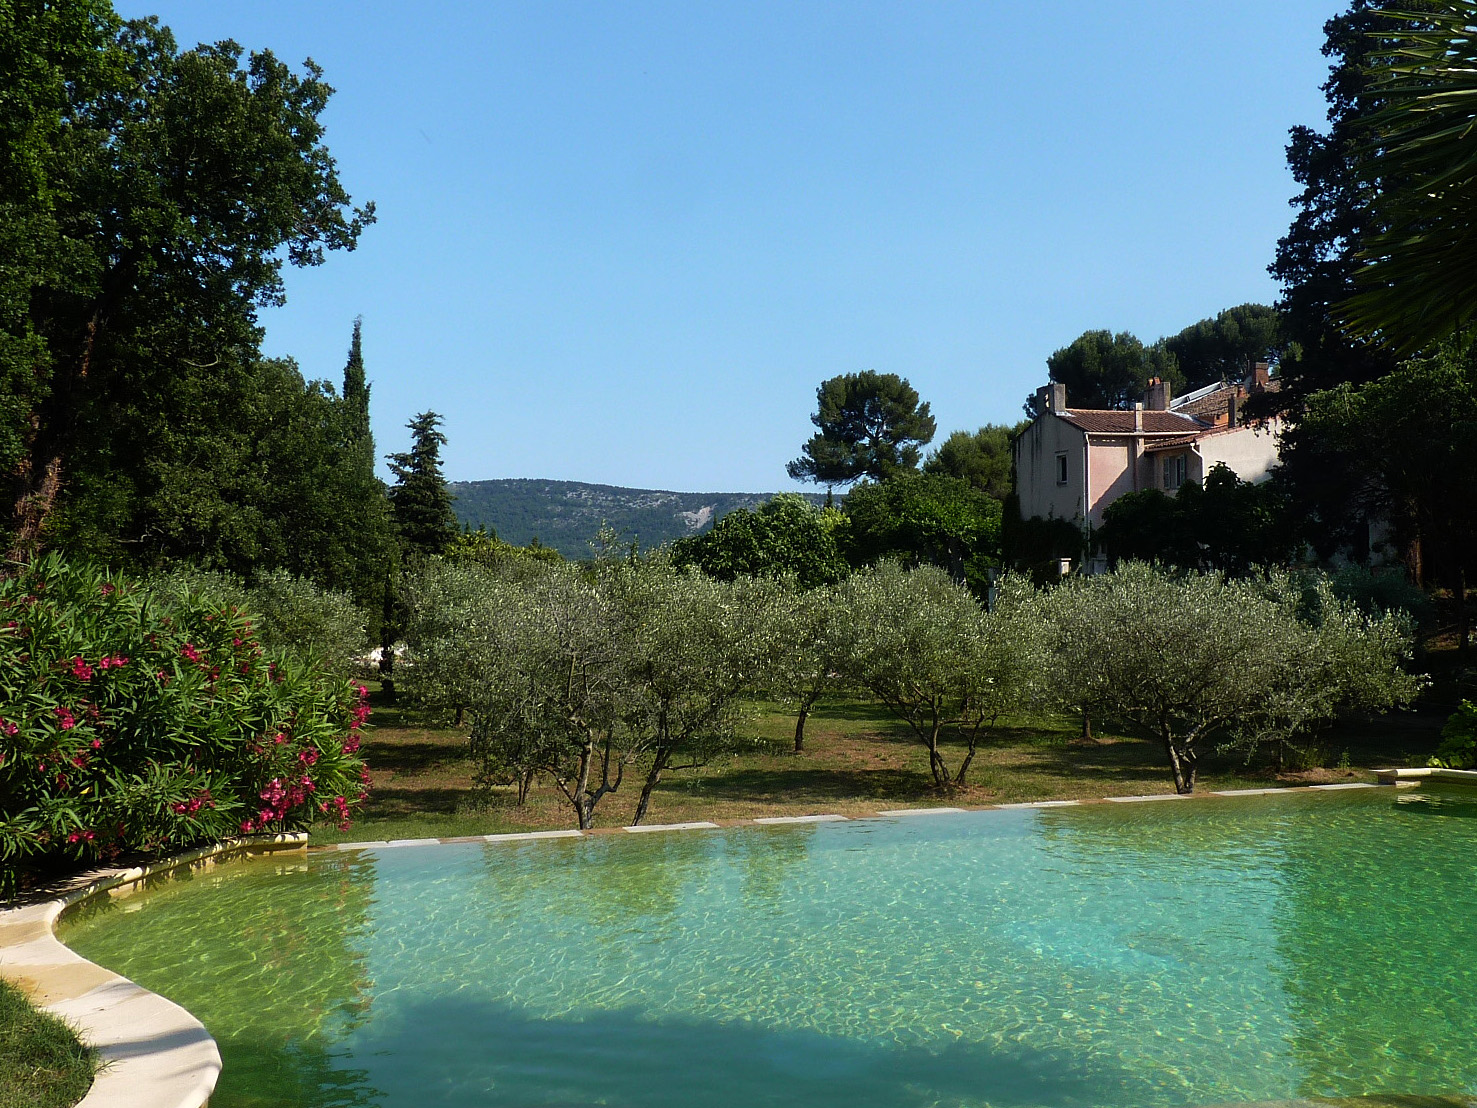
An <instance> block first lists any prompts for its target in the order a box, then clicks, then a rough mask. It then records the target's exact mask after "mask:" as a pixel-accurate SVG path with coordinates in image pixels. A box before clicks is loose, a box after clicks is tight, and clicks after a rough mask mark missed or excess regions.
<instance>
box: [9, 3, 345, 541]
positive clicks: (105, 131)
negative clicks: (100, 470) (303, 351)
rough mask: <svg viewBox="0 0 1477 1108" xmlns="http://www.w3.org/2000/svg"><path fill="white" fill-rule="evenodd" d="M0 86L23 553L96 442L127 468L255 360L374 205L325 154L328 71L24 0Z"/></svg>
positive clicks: (15, 10)
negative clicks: (269, 316) (180, 40)
mask: <svg viewBox="0 0 1477 1108" xmlns="http://www.w3.org/2000/svg"><path fill="white" fill-rule="evenodd" d="M0 88H3V89H5V90H6V93H7V95H5V96H4V97H0V186H3V187H0V227H3V228H4V230H3V231H0V420H3V423H0V472H5V473H6V474H7V475H8V477H9V483H10V494H11V495H10V500H9V509H10V510H9V519H8V520H7V521H6V530H8V531H9V532H10V534H9V539H8V543H7V545H8V547H9V550H10V553H11V556H12V557H17V558H23V557H26V556H28V555H29V554H31V553H32V552H34V551H35V550H36V549H37V548H38V547H39V546H41V545H42V544H43V543H44V542H45V540H46V535H47V527H48V521H49V520H50V519H51V517H52V516H53V513H54V512H55V510H56V509H57V508H58V507H59V505H61V504H63V503H64V502H65V500H66V498H67V496H68V492H69V487H70V482H71V481H72V478H73V477H74V476H76V475H77V474H76V472H75V471H76V467H77V455H78V450H79V446H80V445H82V444H86V445H87V447H88V449H89V451H90V453H91V455H92V457H93V459H94V460H95V461H97V462H98V463H99V464H101V465H102V466H103V467H104V468H105V469H112V468H123V469H127V468H128V467H127V464H126V463H127V462H128V457H127V456H128V455H130V454H137V452H138V451H139V450H140V449H142V448H143V446H144V445H146V444H147V443H148V441H149V438H150V435H151V434H152V432H153V431H154V430H155V429H157V428H158V426H159V421H160V418H161V417H160V413H159V411H158V404H159V403H160V402H161V400H162V399H163V398H166V397H167V396H168V395H169V394H170V393H171V392H172V391H174V389H175V387H176V385H177V383H178V381H179V380H181V379H183V378H192V377H198V376H200V375H205V376H206V377H207V378H208V377H209V375H211V374H212V373H213V372H215V371H216V370H218V369H221V368H223V367H228V366H230V365H231V364H233V363H235V364H248V363H250V362H251V361H253V360H254V359H255V357H256V352H257V348H258V343H259V339H260V331H259V328H258V327H257V320H256V311H257V309H258V308H259V307H261V306H263V305H270V304H277V303H280V302H281V301H282V299H283V284H282V274H281V271H282V266H283V264H284V262H291V263H292V264H293V265H317V264H319V263H320V262H321V261H322V260H323V257H324V253H325V251H328V250H338V249H352V248H353V246H354V245H355V243H356V241H357V239H358V236H359V233H360V231H361V230H362V228H363V226H364V225H365V224H366V223H367V222H369V221H371V220H372V218H373V212H372V206H367V207H364V208H358V209H356V208H354V207H352V205H351V202H350V199H349V196H348V194H347V193H346V192H345V191H344V189H343V187H342V186H341V185H340V183H339V180H338V175H337V171H336V168H335V165H334V161H333V158H332V157H331V156H330V155H329V152H328V150H327V149H326V148H325V147H324V146H323V144H322V137H323V126H322V124H321V122H320V121H319V117H320V115H321V113H322V111H323V109H324V106H325V105H326V103H327V101H328V97H329V95H330V93H331V91H332V90H331V89H330V88H329V86H328V85H327V84H326V83H325V82H324V81H323V79H322V72H321V70H320V69H319V68H318V67H317V66H316V65H314V64H313V63H312V62H311V61H309V62H306V63H305V64H304V66H303V71H302V72H301V73H297V72H294V71H293V70H292V69H291V68H289V67H288V66H286V65H284V64H283V63H282V62H280V61H278V60H277V58H276V57H274V56H273V55H272V54H271V53H270V52H265V51H264V52H259V53H256V52H254V53H251V54H250V55H243V51H242V49H241V47H239V46H238V45H236V44H235V43H233V42H229V41H225V42H219V43H216V44H213V45H201V46H198V47H195V48H194V49H190V50H180V49H179V47H178V46H177V44H176V42H175V40H174V38H173V36H172V35H171V34H170V32H169V31H168V30H167V29H166V28H163V27H161V26H160V25H159V24H158V22H157V21H155V20H152V19H148V20H132V21H127V22H125V21H122V20H120V19H119V18H118V17H117V16H116V15H115V13H114V12H113V11H112V8H111V6H110V5H108V4H107V3H103V2H100V0H58V2H54V3H45V4H43V3H41V2H39V0H23V2H18V3H14V4H9V5H5V6H4V8H3V9H0ZM123 494H126V490H125V492H124V493H123Z"/></svg>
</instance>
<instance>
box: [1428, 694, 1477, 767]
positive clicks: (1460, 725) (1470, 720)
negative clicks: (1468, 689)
mask: <svg viewBox="0 0 1477 1108" xmlns="http://www.w3.org/2000/svg"><path fill="white" fill-rule="evenodd" d="M1431 765H1433V766H1443V767H1445V768H1446V769H1472V768H1474V767H1477V704H1474V703H1472V701H1470V700H1463V701H1462V706H1461V707H1460V708H1458V709H1457V710H1456V711H1455V712H1453V713H1452V714H1451V718H1450V719H1448V720H1447V721H1446V726H1445V727H1443V728H1442V729H1441V747H1440V749H1439V750H1437V751H1436V753H1435V755H1434V756H1433V757H1432V758H1431Z"/></svg>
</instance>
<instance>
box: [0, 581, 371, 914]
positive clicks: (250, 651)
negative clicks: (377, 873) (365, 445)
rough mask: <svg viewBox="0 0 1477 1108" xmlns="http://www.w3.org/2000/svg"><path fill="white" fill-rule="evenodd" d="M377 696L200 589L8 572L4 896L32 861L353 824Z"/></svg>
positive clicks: (2, 719)
mask: <svg viewBox="0 0 1477 1108" xmlns="http://www.w3.org/2000/svg"><path fill="white" fill-rule="evenodd" d="M365 695H366V692H365V689H364V687H363V686H362V685H356V684H354V683H353V682H350V681H349V680H347V679H343V678H335V677H331V676H328V675H325V674H324V673H322V672H321V671H319V670H315V669H314V668H313V667H311V666H308V665H305V664H303V663H302V662H299V661H297V660H293V659H290V658H288V657H286V656H285V655H280V654H277V653H275V652H272V651H266V650H264V649H263V648H262V646H261V644H260V643H259V642H258V640H257V635H256V631H255V630H254V628H253V626H252V622H251V620H250V618H249V617H248V616H247V615H245V614H244V613H243V612H242V611H241V610H240V609H239V608H238V607H235V606H232V605H229V604H220V603H216V602H214V601H213V600H211V599H210V598H208V597H206V596H204V595H202V594H199V593H189V592H179V593H176V595H175V596H173V597H172V598H170V599H169V600H168V601H166V600H165V599H163V598H162V597H161V596H160V595H158V594H156V593H155V592H154V591H152V590H151V589H150V588H148V587H146V586H144V585H141V584H138V583H136V582H132V581H129V580H127V579H125V578H122V577H118V576H114V575H110V574H107V573H104V572H102V571H100V570H97V569H94V568H92V567H89V566H85V565H68V564H66V563H65V562H64V561H62V560H61V559H60V558H57V557H55V556H52V557H48V558H45V559H43V560H41V561H39V562H37V563H35V564H33V565H31V566H29V567H26V568H25V569H23V570H21V572H20V573H19V574H18V575H16V576H14V577H11V578H8V579H5V580H0V862H3V863H4V870H3V874H4V878H3V884H4V885H5V886H6V888H4V889H0V892H14V890H15V888H16V887H17V883H18V880H19V877H20V873H21V871H22V870H26V869H32V870H34V869H41V868H47V867H51V866H55V865H59V864H63V863H70V864H76V863H83V862H89V861H92V860H94V859H99V858H104V859H111V858H115V857H117V856H118V855H120V854H125V853H132V852H138V851H143V852H156V851H161V850H167V849H174V848H179V847H184V846H188V845H191V844H195V843H203V842H208V841H212V840H219V839H223V838H229V837H231V836H234V835H239V834H242V833H248V832H258V831H288V830H297V829H301V828H304V827H306V826H308V825H309V824H311V823H312V822H314V821H315V820H328V821H331V822H334V823H338V824H340V825H344V824H347V822H348V820H349V815H350V811H351V808H352V807H353V805H354V804H355V803H356V802H357V801H358V800H359V799H362V797H363V796H364V790H365V786H366V783H367V781H368V772H367V770H366V769H365V767H364V763H363V761H362V759H361V758H360V757H359V755H358V753H357V751H358V749H359V729H360V728H361V727H362V725H363V723H364V720H365V719H366V718H367V716H368V714H369V708H368V705H367V703H365V699H364V698H365Z"/></svg>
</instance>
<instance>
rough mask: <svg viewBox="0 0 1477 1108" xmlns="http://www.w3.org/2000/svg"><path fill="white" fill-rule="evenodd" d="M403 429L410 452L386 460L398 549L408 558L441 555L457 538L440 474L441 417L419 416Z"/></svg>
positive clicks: (394, 455) (453, 518)
mask: <svg viewBox="0 0 1477 1108" xmlns="http://www.w3.org/2000/svg"><path fill="white" fill-rule="evenodd" d="M406 426H407V427H409V428H410V435H411V446H410V450H409V451H408V452H406V453H400V454H391V455H389V456H388V459H387V460H388V461H389V463H390V472H392V473H393V474H394V475H395V484H394V486H393V487H392V488H391V489H390V505H391V507H392V508H393V510H394V513H395V526H396V528H397V530H398V531H399V534H400V547H401V550H402V551H403V552H404V553H405V554H406V555H410V556H415V555H420V556H427V555H432V554H442V553H445V551H446V548H447V547H448V546H450V545H451V543H452V541H453V540H454V539H455V538H456V536H457V525H456V513H454V512H453V511H452V510H451V492H450V490H448V489H447V487H446V478H445V476H443V475H442V473H441V448H442V447H443V446H445V445H446V436H445V435H443V434H442V433H441V432H440V431H439V430H437V428H438V427H440V426H441V417H440V416H439V415H437V414H436V413H435V412H422V413H421V414H420V415H418V416H416V417H415V418H414V419H412V420H411V421H410V422H409V423H408V424H406Z"/></svg>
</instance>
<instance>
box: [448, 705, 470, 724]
mask: <svg viewBox="0 0 1477 1108" xmlns="http://www.w3.org/2000/svg"><path fill="white" fill-rule="evenodd" d="M466 715H467V709H466V707H465V706H464V705H461V704H458V705H457V706H456V719H455V720H453V721H452V724H451V725H452V726H453V727H460V726H461V725H462V720H463V719H465V718H466Z"/></svg>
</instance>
